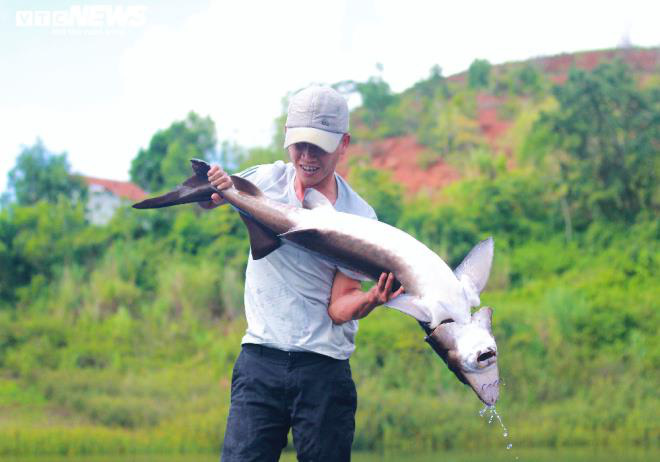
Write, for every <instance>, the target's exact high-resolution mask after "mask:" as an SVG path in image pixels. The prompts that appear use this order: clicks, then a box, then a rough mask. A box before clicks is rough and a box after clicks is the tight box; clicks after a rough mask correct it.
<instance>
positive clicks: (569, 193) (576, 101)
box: [525, 64, 660, 227]
mask: <svg viewBox="0 0 660 462" xmlns="http://www.w3.org/2000/svg"><path fill="white" fill-rule="evenodd" d="M554 93H555V96H556V98H557V100H558V102H559V107H558V108H557V109H556V110H555V111H552V112H546V113H543V114H542V116H541V118H540V119H539V120H538V121H537V123H536V124H535V125H534V128H533V131H532V133H531V134H530V138H529V141H528V143H527V145H526V147H525V154H526V156H527V157H528V158H535V159H537V161H538V162H540V163H543V164H544V165H546V166H547V167H546V168H548V169H549V171H551V172H553V173H554V174H555V178H556V188H557V189H558V192H559V195H560V196H561V197H562V198H563V199H564V200H565V201H566V202H567V203H568V205H569V207H570V208H569V209H568V210H569V211H570V214H571V216H572V217H573V220H574V221H575V222H576V223H577V226H578V227H584V226H586V225H587V224H589V223H591V222H592V221H594V220H597V219H599V218H602V219H606V220H615V221H616V220H624V221H627V222H632V221H634V219H635V217H636V216H637V214H638V213H640V211H642V210H645V209H649V208H651V207H657V204H654V203H653V201H654V200H655V199H654V197H657V189H658V176H657V175H658V171H659V160H658V156H657V147H658V139H660V131H659V130H660V128H658V127H660V123H659V122H660V109H659V108H658V104H657V101H658V100H657V99H655V100H654V96H653V94H652V93H651V92H645V91H640V90H638V89H636V87H635V84H634V82H633V80H632V78H631V76H630V74H629V72H628V70H627V68H626V67H625V66H623V65H622V64H602V65H600V66H599V67H598V68H596V69H595V70H594V71H593V72H585V71H580V70H572V71H571V73H570V74H569V78H568V81H567V82H566V84H565V85H563V86H560V87H559V86H558V87H555V90H554Z"/></svg>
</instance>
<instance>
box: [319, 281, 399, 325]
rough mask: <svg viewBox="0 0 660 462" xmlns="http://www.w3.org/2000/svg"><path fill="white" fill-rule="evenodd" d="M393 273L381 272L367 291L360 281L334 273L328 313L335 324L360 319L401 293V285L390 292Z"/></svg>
mask: <svg viewBox="0 0 660 462" xmlns="http://www.w3.org/2000/svg"><path fill="white" fill-rule="evenodd" d="M393 283H394V275H393V274H392V273H389V275H388V274H387V273H383V274H381V275H380V278H379V279H378V283H377V284H376V285H374V286H373V287H372V288H371V289H369V290H368V291H367V292H362V287H361V285H360V281H357V280H355V279H353V278H350V277H348V276H346V275H345V274H344V273H342V272H341V271H337V272H336V273H335V280H334V281H333V283H332V290H331V292H330V304H329V306H328V314H329V315H330V319H332V322H334V323H335V324H342V323H345V322H347V321H351V320H353V319H361V318H364V317H365V316H366V315H368V314H369V313H371V310H373V309H374V308H376V307H377V306H379V305H382V304H384V303H385V302H387V301H388V300H391V299H393V298H394V297H397V296H399V295H400V294H402V293H403V291H404V290H403V287H400V288H399V290H397V291H396V292H392V284H393Z"/></svg>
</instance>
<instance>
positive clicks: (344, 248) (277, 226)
mask: <svg viewBox="0 0 660 462" xmlns="http://www.w3.org/2000/svg"><path fill="white" fill-rule="evenodd" d="M191 162H192V167H193V170H194V172H195V174H194V175H193V176H192V177H190V178H188V179H187V180H186V181H185V182H184V183H183V184H181V185H179V186H178V187H177V188H176V189H175V190H174V191H171V192H169V193H167V194H165V195H163V196H159V197H155V198H151V199H147V200H145V201H142V202H140V203H138V204H135V205H133V207H135V208H138V209H146V208H158V207H168V206H171V205H177V204H185V203H190V202H202V201H209V200H211V194H213V193H219V194H220V195H221V196H222V197H223V198H224V199H225V200H226V201H227V202H229V203H230V204H231V205H232V206H233V207H234V208H235V209H237V210H238V211H239V212H240V213H241V218H242V219H243V221H244V222H245V224H246V226H247V229H248V234H249V237H250V247H251V251H252V258H254V259H260V258H263V257H265V256H267V255H268V254H269V253H271V252H273V251H275V250H276V249H277V248H278V247H279V246H280V245H282V244H283V243H284V244H286V245H295V246H299V247H303V248H305V249H307V250H308V251H311V252H313V253H315V254H317V255H320V256H321V257H323V258H326V259H329V260H332V261H334V262H335V263H337V264H339V265H341V266H343V267H347V268H350V269H352V270H354V271H356V272H358V273H360V274H362V275H364V276H365V278H366V279H371V280H378V277H379V276H380V275H381V273H387V272H392V273H393V274H394V276H395V278H396V280H395V287H394V290H396V288H397V287H399V286H400V285H403V287H404V289H405V293H403V294H401V295H399V296H398V297H396V298H393V299H392V300H390V301H389V302H387V305H388V306H390V307H392V308H396V309H397V310H400V311H402V312H404V313H406V314H408V315H410V316H412V317H414V318H415V319H417V320H418V321H419V323H420V325H421V326H422V328H423V329H424V331H425V332H426V334H427V335H426V341H427V342H428V343H429V345H431V347H432V348H433V350H434V351H435V352H436V353H437V354H438V355H439V356H440V357H441V358H442V359H443V360H444V361H445V363H446V364H447V366H448V367H449V369H450V370H451V371H452V372H454V374H456V376H457V377H458V379H459V380H460V381H461V382H463V383H465V384H467V385H469V386H470V387H472V389H473V390H474V391H475V392H476V394H477V396H479V398H480V399H481V400H482V401H483V402H484V403H485V404H487V405H493V404H495V402H496V401H497V398H498V396H499V372H498V367H497V345H496V343H495V339H494V337H493V334H492V329H491V321H492V309H491V308H488V307H484V308H481V309H480V310H478V311H476V312H475V313H474V314H471V308H472V307H476V306H479V304H480V300H479V294H480V293H481V291H482V290H483V288H484V287H485V285H486V282H487V281H488V276H489V274H490V268H491V263H492V259H493V240H492V238H489V239H486V240H484V241H482V242H480V243H478V244H477V245H476V246H475V247H474V248H473V249H472V250H471V251H470V252H469V254H468V255H467V256H466V257H465V259H464V260H463V262H462V263H461V264H460V265H459V266H458V268H456V270H455V271H452V270H451V269H450V268H449V266H447V264H446V263H445V262H444V261H443V260H442V259H441V258H440V257H439V256H438V255H436V254H435V253H434V252H433V251H431V250H430V249H429V248H428V247H426V246H425V245H424V244H422V243H421V242H419V241H418V240H417V239H415V238H414V237H412V236H411V235H409V234H407V233H405V232H403V231H401V230H399V229H397V228H395V227H393V226H390V225H387V224H385V223H382V222H379V221H376V220H371V219H368V218H364V217H360V216H357V215H351V214H348V213H342V212H338V211H336V210H335V209H334V207H333V206H332V204H331V203H330V201H328V199H327V198H326V197H325V196H324V195H323V194H322V193H320V192H319V191H317V190H315V189H313V188H308V189H307V190H306V191H305V197H304V200H303V207H302V208H299V207H294V206H291V205H288V204H283V203H281V202H277V201H275V200H272V199H270V198H268V197H267V196H266V195H265V194H263V193H262V192H261V190H259V188H257V187H256V186H255V185H254V184H252V183H251V182H250V181H248V180H246V179H244V178H241V177H238V176H232V177H231V179H232V181H233V183H234V186H233V187H231V188H229V189H225V190H223V191H218V190H217V189H215V188H214V187H213V186H212V185H211V184H210V183H209V181H208V178H207V172H208V170H209V168H210V165H209V164H207V163H206V162H204V161H200V160H196V159H193V160H191Z"/></svg>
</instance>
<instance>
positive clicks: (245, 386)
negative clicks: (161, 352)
mask: <svg viewBox="0 0 660 462" xmlns="http://www.w3.org/2000/svg"><path fill="white" fill-rule="evenodd" d="M347 130H348V108H347V107H346V102H345V101H344V100H343V98H342V97H341V96H340V95H338V94H337V93H336V92H335V91H334V90H332V89H329V88H318V87H313V88H309V89H306V90H303V91H301V92H300V93H298V94H297V95H295V96H294V97H293V99H292V101H291V104H290V106H289V112H288V117H287V122H286V138H285V147H286V148H287V149H288V152H289V157H290V158H291V161H292V162H291V163H287V164H285V163H284V162H281V161H278V162H275V163H274V164H270V165H262V166H258V167H253V168H251V169H248V170H246V171H244V172H242V173H241V174H240V175H234V176H227V175H226V174H225V173H224V172H223V171H222V170H221V169H220V168H219V167H211V166H210V165H209V164H207V163H206V162H204V161H201V160H198V159H192V160H191V163H192V168H193V171H194V175H193V176H192V177H190V178H188V179H187V180H185V181H184V182H183V183H182V184H181V185H179V186H177V187H176V188H175V189H174V190H173V191H170V192H169V193H166V194H164V195H162V196H158V197H154V198H150V199H146V200H144V201H142V202H140V203H138V204H134V205H133V207H135V208H137V209H151V208H160V207H169V206H173V205H178V204H186V203H191V202H198V203H200V204H202V206H204V207H206V208H209V207H214V206H216V205H220V204H221V203H223V202H224V201H226V202H228V203H229V204H231V206H232V207H234V208H235V209H236V210H237V211H239V212H240V213H241V219H242V220H243V222H244V223H245V226H246V227H247V230H248V236H249V239H250V259H249V261H248V267H247V271H246V282H245V314H246V318H247V321H248V329H247V332H246V334H245V336H244V337H243V342H242V343H243V349H242V352H241V354H240V355H239V357H238V359H237V360H236V364H235V365H234V375H233V379H232V397H231V408H230V411H229V418H228V421H227V431H226V434H225V443H224V447H223V460H225V461H232V460H241V461H244V460H260V461H264V460H277V459H278V458H279V454H280V452H281V450H282V448H283V447H284V446H285V445H286V435H287V432H288V430H289V428H291V429H292V430H293V438H294V445H295V447H296V450H297V452H298V457H299V460H332V461H341V460H348V459H349V458H350V447H351V442H352V439H353V433H354V429H355V418H354V417H355V408H356V394H355V385H354V383H353V380H352V378H351V373H350V367H349V365H348V357H349V356H350V354H351V353H352V352H353V350H354V348H355V347H354V338H355V333H356V331H357V323H356V320H357V319H359V318H362V317H364V316H366V315H367V314H369V313H370V312H371V310H373V309H374V308H375V307H376V306H378V305H380V304H386V305H387V306H389V307H392V308H395V309H397V310H399V311H401V312H403V313H406V314H408V315H410V316H412V317H414V318H415V319H416V320H417V321H419V324H420V326H421V327H422V329H423V330H424V331H425V332H426V334H427V336H426V339H425V340H426V341H427V342H428V343H429V345H430V346H431V347H432V348H433V350H434V351H435V352H436V353H437V354H438V355H439V356H440V357H441V358H442V359H443V361H444V362H445V363H446V365H447V367H448V368H449V369H450V370H451V371H452V372H453V373H454V374H455V375H456V377H457V378H458V380H460V381H461V382H462V383H464V384H466V385H469V386H470V387H471V388H472V390H473V391H474V392H475V393H476V394H477V396H478V397H479V399H480V400H481V401H483V402H484V403H485V404H486V405H489V406H492V405H494V404H495V402H496V401H497V399H498V396H499V371H498V367H497V356H498V354H497V345H496V343H495V339H494V337H493V333H492V325H491V322H492V313H493V312H492V309H491V308H488V307H483V308H481V309H479V310H477V311H474V312H472V308H474V307H478V306H479V305H480V303H481V301H480V294H481V292H482V291H483V290H484V288H485V286H486V283H487V282H488V277H489V275H490V269H491V265H492V261H493V253H494V243H493V239H492V238H488V239H485V240H483V241H481V242H479V243H478V244H477V245H475V246H474V248H473V249H472V250H471V251H470V252H469V253H468V255H467V256H466V257H465V259H464V260H463V261H462V262H461V264H460V265H458V267H457V268H456V269H455V270H454V271H452V270H451V268H449V266H448V265H447V264H446V263H445V262H444V261H443V260H442V259H441V258H440V257H439V256H438V255H437V254H436V253H434V252H433V251H432V250H431V249H429V248H428V247H427V246H426V245H425V244H424V243H422V242H420V241H418V240H417V239H415V238H414V237H413V236H411V235H410V234H408V233H406V232H404V231H402V230H400V229H397V228H395V227H393V226H390V225H388V224H386V223H382V222H379V221H378V220H375V219H374V218H375V213H374V211H373V209H372V208H371V207H370V206H369V205H368V204H367V203H366V202H364V200H362V199H361V198H360V197H359V196H358V195H357V194H356V193H355V192H354V191H353V190H352V189H351V188H350V187H349V186H348V184H347V183H346V182H345V181H344V180H343V179H342V178H341V177H340V176H339V175H337V174H336V173H335V168H336V165H337V162H338V160H339V158H340V157H341V156H342V155H344V154H345V152H346V148H347V146H348V143H349V142H350V136H349V135H348V133H347ZM301 205H302V207H301ZM360 279H371V280H373V281H377V284H376V285H375V286H374V287H373V288H372V289H371V290H369V291H368V292H364V293H363V292H362V291H361V290H360V283H359V280H360ZM403 287H405V292H404V291H403Z"/></svg>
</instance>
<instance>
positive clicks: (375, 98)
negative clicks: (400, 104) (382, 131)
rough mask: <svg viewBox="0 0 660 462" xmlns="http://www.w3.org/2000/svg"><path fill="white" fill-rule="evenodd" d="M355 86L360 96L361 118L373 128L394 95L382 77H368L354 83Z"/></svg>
mask: <svg viewBox="0 0 660 462" xmlns="http://www.w3.org/2000/svg"><path fill="white" fill-rule="evenodd" d="M355 88H356V90H357V92H358V93H359V94H360V97H361V98H362V108H363V109H364V113H363V117H362V119H363V121H364V123H365V124H367V126H369V127H370V128H375V126H376V125H377V124H378V123H379V122H380V121H381V120H382V118H383V115H384V114H385V110H386V109H387V108H388V106H390V105H391V104H392V103H394V102H395V101H396V95H394V94H393V93H392V90H391V89H390V86H389V84H388V83H387V82H385V81H384V80H383V79H382V77H375V76H374V77H369V80H367V81H366V82H358V83H356V84H355Z"/></svg>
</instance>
